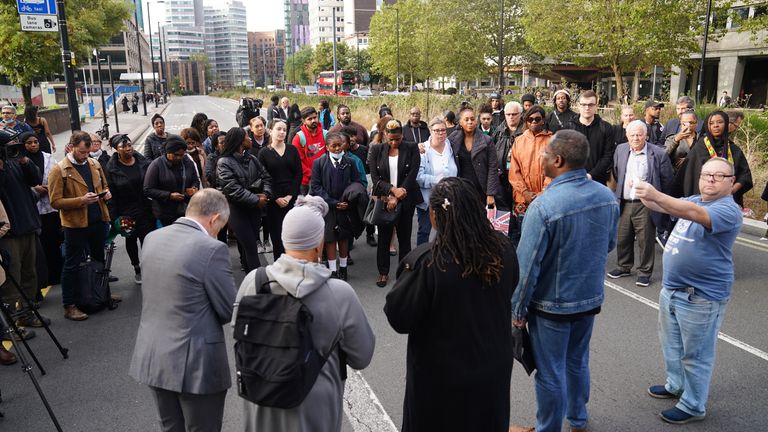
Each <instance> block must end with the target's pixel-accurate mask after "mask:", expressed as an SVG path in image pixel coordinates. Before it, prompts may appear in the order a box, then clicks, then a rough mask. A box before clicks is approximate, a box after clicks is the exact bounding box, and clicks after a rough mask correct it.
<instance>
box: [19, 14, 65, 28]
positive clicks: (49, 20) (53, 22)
mask: <svg viewBox="0 0 768 432" xmlns="http://www.w3.org/2000/svg"><path fill="white" fill-rule="evenodd" d="M19 18H21V30H22V31H33V32H57V31H59V21H58V20H57V19H56V15H19Z"/></svg>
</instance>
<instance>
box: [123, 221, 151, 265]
mask: <svg viewBox="0 0 768 432" xmlns="http://www.w3.org/2000/svg"><path fill="white" fill-rule="evenodd" d="M153 229H154V227H153V226H152V224H151V223H143V224H138V223H137V224H136V232H135V233H133V235H132V236H130V237H126V239H125V250H126V252H128V258H130V259H131V265H132V266H134V267H136V266H137V265H139V264H140V261H139V243H141V246H142V247H144V237H146V236H147V234H149V233H151V232H152V230H153Z"/></svg>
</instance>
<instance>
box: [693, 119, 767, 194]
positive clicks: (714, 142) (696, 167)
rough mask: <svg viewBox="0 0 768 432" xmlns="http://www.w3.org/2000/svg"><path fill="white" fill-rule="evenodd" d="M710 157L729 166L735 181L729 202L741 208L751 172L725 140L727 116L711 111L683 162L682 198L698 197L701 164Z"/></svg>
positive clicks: (742, 155)
mask: <svg viewBox="0 0 768 432" xmlns="http://www.w3.org/2000/svg"><path fill="white" fill-rule="evenodd" d="M713 157H721V158H723V159H727V160H728V162H730V163H732V164H733V170H734V174H735V175H736V181H735V182H734V183H733V188H732V189H731V193H732V194H733V200H734V201H736V203H737V204H738V205H739V206H741V207H744V194H745V193H747V192H749V191H750V190H751V189H752V186H753V183H752V171H750V169H749V163H747V158H746V156H744V152H742V151H741V149H740V148H739V146H737V145H736V144H734V143H733V142H732V141H731V140H730V138H729V137H728V114H726V113H725V112H723V111H714V112H712V113H711V114H709V115H708V116H707V118H706V119H704V133H703V134H701V136H700V137H699V139H698V140H697V141H696V144H694V145H693V147H692V148H691V150H690V152H689V153H688V156H687V157H686V160H687V161H688V162H687V163H686V166H685V178H684V179H683V196H691V195H698V194H699V175H701V167H702V166H704V162H706V161H708V160H710V159H711V158H713Z"/></svg>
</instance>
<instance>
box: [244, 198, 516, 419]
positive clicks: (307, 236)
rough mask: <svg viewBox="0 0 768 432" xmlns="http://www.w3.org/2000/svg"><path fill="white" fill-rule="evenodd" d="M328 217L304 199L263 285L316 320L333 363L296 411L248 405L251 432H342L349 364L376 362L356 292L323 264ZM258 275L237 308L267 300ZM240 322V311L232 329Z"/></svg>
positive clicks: (318, 341)
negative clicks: (248, 299)
mask: <svg viewBox="0 0 768 432" xmlns="http://www.w3.org/2000/svg"><path fill="white" fill-rule="evenodd" d="M327 212H328V205H327V204H326V203H325V201H323V199H322V198H320V197H314V196H302V197H299V199H298V200H297V201H296V206H295V207H294V208H293V209H291V210H290V211H289V212H288V214H287V215H286V216H285V221H284V222H283V230H282V240H283V244H284V245H285V253H284V254H283V255H281V256H280V258H278V259H277V260H276V261H275V262H274V264H270V265H268V266H266V268H265V269H263V270H261V269H260V270H259V271H261V272H264V274H263V276H262V278H263V279H266V280H269V281H274V282H273V283H271V284H270V289H271V290H272V292H273V293H276V294H277V293H281V292H283V290H284V291H286V292H287V293H288V294H290V295H292V296H294V297H296V298H298V299H301V302H302V303H303V305H304V306H305V307H306V308H307V309H308V310H309V312H310V313H311V314H312V320H311V322H310V324H309V329H310V332H311V334H312V341H313V343H314V346H315V349H317V350H318V351H319V352H321V353H323V354H325V353H327V354H328V359H327V360H326V362H325V365H323V368H322V369H321V370H320V374H319V375H318V377H317V380H316V381H315V382H314V384H313V385H312V389H311V390H310V391H309V393H308V394H307V396H306V397H305V399H304V401H302V402H301V404H300V405H299V406H297V407H295V408H290V409H280V408H270V407H266V406H259V405H256V404H254V403H251V402H249V401H247V400H245V399H243V404H244V412H243V416H244V427H245V429H244V430H246V431H279V430H282V431H292V432H340V431H341V427H342V421H343V419H344V406H343V396H344V380H343V378H342V376H341V371H342V369H343V368H345V367H346V366H344V363H346V365H348V366H349V367H351V368H352V369H358V370H359V369H364V368H366V367H367V366H368V364H370V362H371V358H372V357H373V350H374V346H375V336H374V334H373V331H372V330H371V326H370V325H369V324H368V319H367V318H366V316H365V312H364V311H363V307H362V305H361V304H360V300H358V298H357V295H356V294H355V291H354V290H353V289H352V287H350V286H349V284H347V283H346V282H345V281H342V280H339V279H332V278H331V271H330V270H328V268H326V267H325V266H324V265H322V264H320V263H318V259H319V258H320V255H321V251H322V249H323V243H324V242H323V226H324V222H323V217H324V216H325V214H326V213H327ZM257 273H258V271H253V272H250V273H249V274H248V275H247V276H246V277H245V279H243V283H242V284H240V290H239V291H238V293H237V298H236V300H235V302H236V303H235V304H236V305H237V304H238V303H239V302H240V300H241V299H242V298H243V297H244V296H252V295H262V294H256V291H257V290H256V281H257V280H260V278H259V276H258V275H257ZM280 288H282V290H281V289H280ZM507 303H509V301H507ZM236 318H237V310H236V311H235V313H234V314H233V323H234V321H235V319H236ZM508 321H509V320H508ZM337 344H338V345H337ZM334 346H338V348H337V349H334ZM507 410H509V407H508V406H507Z"/></svg>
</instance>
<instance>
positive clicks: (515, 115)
mask: <svg viewBox="0 0 768 432" xmlns="http://www.w3.org/2000/svg"><path fill="white" fill-rule="evenodd" d="M507 115H508V116H512V117H517V116H519V115H520V113H519V112H517V113H507Z"/></svg>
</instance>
